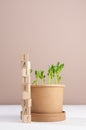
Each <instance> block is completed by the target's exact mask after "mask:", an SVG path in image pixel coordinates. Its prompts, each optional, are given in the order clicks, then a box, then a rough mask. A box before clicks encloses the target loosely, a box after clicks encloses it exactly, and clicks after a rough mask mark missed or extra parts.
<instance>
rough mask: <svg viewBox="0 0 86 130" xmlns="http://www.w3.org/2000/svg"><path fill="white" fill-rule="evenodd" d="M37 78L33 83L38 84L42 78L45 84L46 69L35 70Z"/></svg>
mask: <svg viewBox="0 0 86 130" xmlns="http://www.w3.org/2000/svg"><path fill="white" fill-rule="evenodd" d="M35 78H36V79H35V80H34V81H33V83H32V84H36V85H37V84H38V83H39V79H41V81H42V84H44V82H45V75H44V71H43V70H35Z"/></svg>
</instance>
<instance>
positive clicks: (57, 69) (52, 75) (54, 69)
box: [33, 62, 64, 85]
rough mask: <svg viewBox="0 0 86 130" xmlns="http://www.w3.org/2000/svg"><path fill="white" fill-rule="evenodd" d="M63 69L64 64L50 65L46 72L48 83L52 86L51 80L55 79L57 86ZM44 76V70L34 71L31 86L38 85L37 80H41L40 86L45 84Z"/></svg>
mask: <svg viewBox="0 0 86 130" xmlns="http://www.w3.org/2000/svg"><path fill="white" fill-rule="evenodd" d="M63 68H64V64H61V63H60V62H57V64H56V65H50V66H49V69H48V72H47V76H48V83H49V84H52V83H53V80H54V79H55V81H56V84H59V83H60V81H61V79H62V77H61V75H60V73H61V71H62V70H63ZM45 77H46V76H45V74H44V70H35V78H36V79H35V80H34V81H33V84H36V85H37V84H38V83H39V80H41V82H42V84H44V83H45Z"/></svg>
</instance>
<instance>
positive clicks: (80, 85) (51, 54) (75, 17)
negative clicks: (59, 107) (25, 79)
mask: <svg viewBox="0 0 86 130" xmlns="http://www.w3.org/2000/svg"><path fill="white" fill-rule="evenodd" d="M24 52H29V53H30V59H31V62H32V67H33V68H34V69H36V68H42V69H45V70H46V69H47V66H48V64H52V63H56V62H57V61H58V60H59V61H61V62H64V64H65V69H64V71H63V80H62V83H64V84H65V85H66V87H65V95H64V104H86V0H0V104H20V100H21V91H20V88H21V67H20V56H21V55H22V54H23V53H24Z"/></svg>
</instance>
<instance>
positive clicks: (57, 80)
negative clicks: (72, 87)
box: [55, 62, 64, 84]
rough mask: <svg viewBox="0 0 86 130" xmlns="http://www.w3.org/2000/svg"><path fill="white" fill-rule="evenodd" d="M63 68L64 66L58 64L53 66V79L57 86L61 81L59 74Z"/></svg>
mask: <svg viewBox="0 0 86 130" xmlns="http://www.w3.org/2000/svg"><path fill="white" fill-rule="evenodd" d="M63 68H64V64H61V63H60V62H58V63H57V64H56V66H55V78H56V83H57V84H59V83H60V81H61V78H62V77H61V76H60V73H61V71H62V70H63Z"/></svg>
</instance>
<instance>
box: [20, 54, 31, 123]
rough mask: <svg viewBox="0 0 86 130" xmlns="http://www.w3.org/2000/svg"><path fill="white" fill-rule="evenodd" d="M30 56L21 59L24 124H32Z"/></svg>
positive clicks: (22, 116)
mask: <svg viewBox="0 0 86 130" xmlns="http://www.w3.org/2000/svg"><path fill="white" fill-rule="evenodd" d="M28 60H29V58H28V55H25V54H24V55H23V56H22V58H21V65H22V103H21V104H22V111H21V120H22V121H23V122H24V123H31V82H30V70H31V64H30V61H28Z"/></svg>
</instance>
